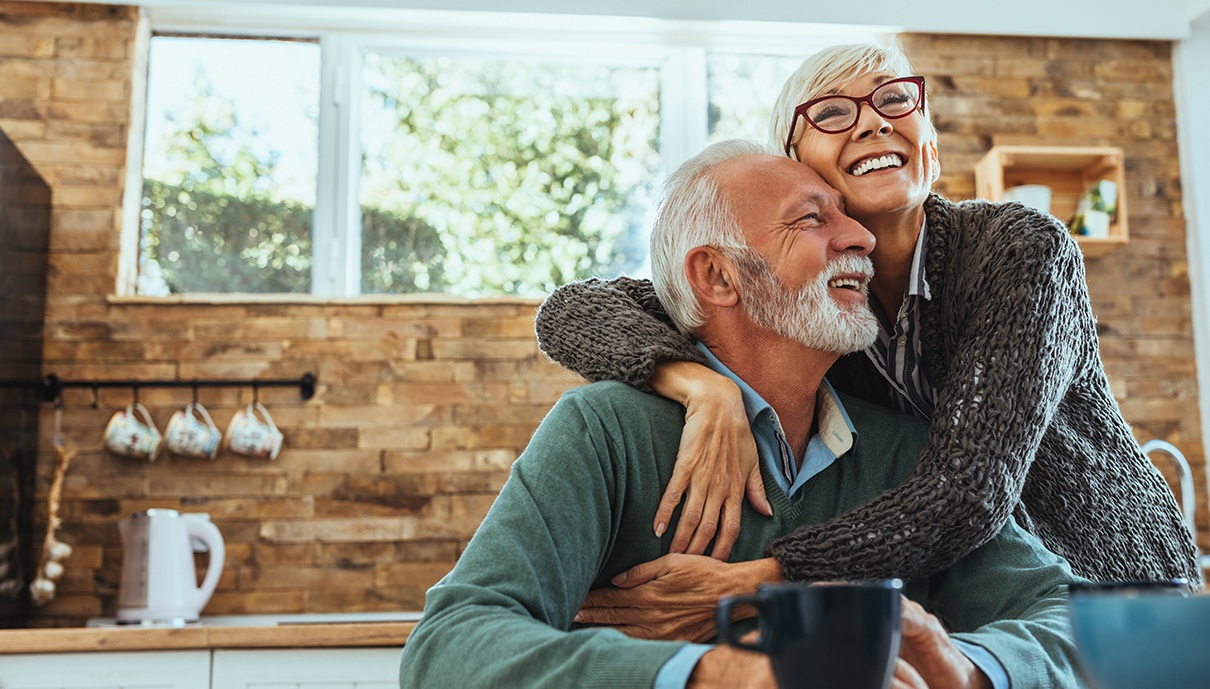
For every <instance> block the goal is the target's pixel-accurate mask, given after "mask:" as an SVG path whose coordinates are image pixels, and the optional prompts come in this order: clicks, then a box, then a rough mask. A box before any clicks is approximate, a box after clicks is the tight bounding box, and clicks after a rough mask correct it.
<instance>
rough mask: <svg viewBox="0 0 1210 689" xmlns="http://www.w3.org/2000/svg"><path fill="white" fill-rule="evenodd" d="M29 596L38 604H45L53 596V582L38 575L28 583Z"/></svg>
mask: <svg viewBox="0 0 1210 689" xmlns="http://www.w3.org/2000/svg"><path fill="white" fill-rule="evenodd" d="M29 596H30V598H33V599H34V603H36V604H38V605H46V604H47V603H49V602H50V601H51V599H53V598H54V597H55V582H53V581H51V580H50V579H47V578H45V577H38V578H37V579H34V580H33V581H31V582H30V584H29Z"/></svg>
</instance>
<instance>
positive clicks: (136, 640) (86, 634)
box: [0, 622, 416, 657]
mask: <svg viewBox="0 0 1210 689" xmlns="http://www.w3.org/2000/svg"><path fill="white" fill-rule="evenodd" d="M415 626H416V623H415V622H371V623H361V622H358V623H348V624H298V625H280V626H275V627H234V626H233V627H184V628H180V629H168V628H156V629H129V628H128V629H119V628H113V627H84V628H70V629H3V630H0V657H3V656H4V655H5V654H12V653H87V652H95V651H169V650H185V649H213V648H228V649H232V648H338V647H373V646H387V647H399V648H403V645H404V643H405V642H407V639H408V635H409V634H411V633H412V629H413V628H415Z"/></svg>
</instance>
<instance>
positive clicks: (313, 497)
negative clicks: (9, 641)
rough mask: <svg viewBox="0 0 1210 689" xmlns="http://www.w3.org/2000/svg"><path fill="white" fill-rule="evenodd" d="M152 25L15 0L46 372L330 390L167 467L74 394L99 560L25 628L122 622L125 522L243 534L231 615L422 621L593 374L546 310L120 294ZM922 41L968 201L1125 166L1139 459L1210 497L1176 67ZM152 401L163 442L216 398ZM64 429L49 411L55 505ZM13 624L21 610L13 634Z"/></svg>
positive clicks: (225, 594) (221, 402)
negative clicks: (440, 585) (1101, 162)
mask: <svg viewBox="0 0 1210 689" xmlns="http://www.w3.org/2000/svg"><path fill="white" fill-rule="evenodd" d="M137 24H138V11H137V10H136V9H134V8H130V7H110V6H100V5H71V4H62V5H55V4H42V3H12V2H0V129H3V131H4V132H6V133H7V135H8V136H9V137H11V138H12V140H13V141H14V142H15V143H16V145H17V147H18V148H19V149H20V150H21V151H22V152H23V153H24V155H25V156H26V157H28V158H29V159H30V160H31V161H32V162H33V163H34V164H35V165H36V166H37V167H38V168H39V172H40V173H41V175H42V176H43V177H44V178H45V179H46V181H47V183H48V184H49V185H50V187H51V189H52V192H53V216H52V236H51V252H50V253H51V256H50V261H51V273H52V274H51V277H50V280H49V285H48V314H47V327H46V343H45V347H44V359H45V363H44V366H45V370H46V371H47V372H54V373H56V374H58V375H59V376H61V377H63V378H72V379H90V378H106V379H112V378H136V377H137V378H143V379H153V378H170V379H184V380H188V379H191V378H195V377H196V378H251V377H263V378H294V377H297V376H299V375H301V374H302V373H303V372H306V371H311V372H314V373H316V374H317V375H318V377H319V389H318V392H317V395H316V397H315V398H314V399H312V400H310V401H307V402H304V401H302V400H301V399H300V397H299V395H298V394H297V392H296V391H293V390H288V389H276V388H274V389H262V390H260V393H259V397H260V399H261V401H263V402H265V403H266V405H267V406H268V407H269V409H270V411H271V412H272V413H273V416H274V418H275V420H276V421H277V422H278V424H279V425H280V426H281V427H282V428H283V430H284V431H285V433H286V436H287V447H286V449H285V450H283V452H282V454H281V456H280V457H279V458H278V460H277V461H276V462H273V463H269V462H259V461H254V460H248V459H242V458H239V457H235V456H231V455H222V456H220V457H219V459H218V460H216V461H215V462H213V463H210V462H204V461H193V460H186V459H182V458H178V457H163V458H161V459H160V460H158V461H156V462H155V463H153V464H141V463H138V462H134V461H132V460H127V459H124V458H120V457H115V456H111V455H109V454H106V453H105V452H104V451H103V450H102V448H101V432H102V430H103V429H104V426H105V423H106V421H107V420H108V418H109V416H110V415H111V414H112V413H113V412H114V411H116V410H118V409H120V408H123V407H125V405H126V404H127V403H128V402H129V401H130V399H131V396H130V393H129V391H124V390H101V391H100V394H99V396H98V399H97V400H96V402H97V404H96V407H95V408H94V407H93V404H92V402H93V399H92V394H91V392H90V391H88V390H69V391H68V392H67V394H66V398H65V414H64V420H63V423H64V437H65V440H66V442H67V444H68V445H70V446H72V447H74V448H76V449H78V450H79V456H78V457H77V459H76V461H75V464H73V466H72V469H71V471H70V473H69V474H68V479H67V485H66V489H65V501H64V502H65V504H64V512H63V517H64V521H65V524H64V528H63V531H62V532H61V538H62V539H63V540H65V541H67V542H69V543H71V544H73V545H74V546H75V553H74V555H73V556H72V557H71V559H70V560H69V561H68V562H67V574H66V576H65V578H64V579H63V581H62V582H61V585H60V593H59V596H58V597H57V598H56V599H55V600H54V601H53V602H51V603H50V604H49V605H47V606H46V607H44V608H41V609H39V610H38V611H37V612H36V615H35V616H34V617H33V618H32V619H30V620H22V621H21V623H25V624H31V625H37V626H51V625H70V624H79V623H81V622H82V621H84V620H85V619H87V618H89V617H93V616H100V615H111V614H113V612H114V603H115V596H116V588H117V583H118V573H119V571H120V567H121V550H120V546H119V539H118V533H117V528H116V522H117V521H118V520H119V519H120V518H122V517H123V516H125V515H127V514H130V513H132V512H135V511H137V510H141V509H146V508H148V507H172V508H177V509H181V510H184V511H197V512H207V513H209V514H210V515H211V516H212V518H213V519H214V521H215V523H216V524H217V525H218V527H219V528H220V529H221V530H222V532H223V534H224V536H225V537H226V540H227V564H226V566H225V568H224V573H223V577H222V580H221V582H220V584H219V590H218V593H217V594H216V596H215V597H214V599H213V601H212V602H211V604H210V606H209V607H208V608H207V612H208V613H212V614H232V613H265V612H328V611H346V610H397V609H415V608H419V607H420V606H421V605H422V602H423V593H424V590H425V588H426V587H428V586H429V585H431V584H432V583H433V582H434V581H436V580H437V578H438V577H440V576H441V575H442V574H443V573H444V572H446V571H447V570H448V569H449V567H450V566H451V565H452V563H453V562H454V560H455V558H456V557H457V555H458V553H459V551H460V549H461V548H462V547H464V545H465V543H466V541H467V540H468V539H469V537H470V535H471V534H472V533H473V531H474V528H475V526H476V524H477V523H478V522H479V520H480V519H481V518H482V516H483V515H484V514H485V512H486V510H487V508H488V505H489V504H490V503H491V500H492V498H493V496H494V494H495V492H496V491H497V490H498V489H499V487H500V485H501V484H502V482H503V481H504V479H505V477H506V475H507V470H508V466H509V464H510V463H511V461H512V460H513V459H514V458H515V457H516V455H517V454H518V453H519V452H520V450H521V449H522V448H523V447H524V445H525V443H526V441H527V440H528V438H529V436H530V434H531V433H532V432H533V429H534V428H535V427H536V425H537V424H538V422H539V421H540V420H541V418H542V416H543V414H544V413H545V411H546V410H547V409H548V408H549V406H550V405H551V404H552V403H553V402H554V400H555V399H557V397H558V395H559V394H560V393H561V392H562V391H563V390H565V389H566V388H568V387H570V386H572V385H575V384H576V383H577V382H578V379H577V378H575V377H574V376H571V375H570V374H567V373H565V372H563V371H561V370H559V369H558V368H557V367H554V366H553V365H551V364H549V363H548V362H547V361H545V359H544V358H543V357H542V356H541V355H540V354H539V353H538V351H537V349H536V347H535V346H534V343H533V335H532V319H533V312H534V309H535V307H536V304H535V303H534V302H530V301H507V300H504V301H499V300H497V301H486V302H484V301H476V302H463V301H458V300H442V301H437V302H421V301H416V300H414V299H402V298H399V299H382V298H373V299H365V300H341V301H333V302H323V301H311V300H308V299H305V298H292V299H276V298H274V299H258V300H255V301H242V300H239V299H236V298H224V299H215V300H211V301H209V302H205V303H202V302H197V301H187V300H180V299H167V300H159V301H156V300H138V299H128V298H117V297H114V296H113V294H114V291H115V289H114V286H115V284H116V281H117V279H118V263H119V256H118V251H119V236H120V233H121V215H122V209H121V202H122V196H123V184H124V175H125V160H126V140H127V135H128V133H129V128H130V127H131V122H132V111H131V106H130V101H131V99H132V92H133V86H132V74H133V73H134V71H135V69H134V66H135V65H136V64H137V63H138V56H137V55H136V54H135V53H136V51H137V48H136V36H137ZM905 45H906V47H907V48H908V50H909V51H910V53H911V55H912V56H913V57H914V58H915V61H916V63H917V64H918V65H919V69H920V71H921V73H923V74H925V75H926V76H928V77H929V80H930V85H931V86H932V91H931V93H930V98H932V99H933V101H932V102H933V106H934V109H935V111H936V112H937V122H938V126H939V128H940V129H941V131H942V139H941V147H942V161H943V166H944V170H945V174H944V177H943V179H942V182H941V187H942V190H943V191H944V192H945V193H947V194H949V195H950V196H952V197H955V198H960V197H965V196H969V195H971V194H973V190H974V182H973V165H974V161H975V160H977V159H978V158H979V157H980V156H981V155H982V153H983V152H985V151H986V150H987V148H988V147H990V146H991V145H992V144H993V143H997V142H1035V141H1042V142H1044V143H1106V144H1113V145H1118V146H1122V147H1123V148H1125V149H1126V154H1127V164H1128V170H1127V176H1128V180H1129V182H1128V185H1129V189H1127V193H1128V194H1130V208H1131V217H1130V223H1131V232H1132V235H1133V241H1132V242H1131V243H1130V245H1128V246H1127V247H1124V248H1122V249H1120V250H1118V251H1116V252H1115V253H1113V254H1110V255H1107V256H1104V257H1100V258H1096V259H1090V261H1089V264H1088V266H1089V273H1090V277H1089V280H1090V285H1091V287H1092V291H1093V296H1094V300H1095V302H1096V307H1097V310H1098V313H1099V315H1100V317H1101V325H1102V330H1103V337H1104V343H1103V346H1104V351H1105V359H1106V364H1107V366H1108V367H1109V371H1110V375H1111V377H1112V378H1113V380H1114V384H1115V388H1114V390H1115V393H1116V394H1117V395H1118V398H1119V400H1120V401H1121V403H1122V406H1123V409H1124V411H1125V412H1126V415H1127V418H1128V419H1129V420H1131V421H1132V422H1133V423H1135V424H1136V428H1137V429H1138V434H1139V437H1140V439H1147V438H1150V437H1153V436H1155V437H1163V438H1166V439H1168V440H1171V441H1173V442H1174V443H1176V444H1177V445H1179V446H1180V447H1182V448H1183V449H1184V450H1185V451H1186V453H1188V454H1189V456H1190V457H1191V459H1192V460H1193V461H1194V462H1195V463H1196V466H1197V467H1198V470H1197V473H1198V475H1199V476H1202V475H1203V474H1204V471H1202V468H1203V459H1202V443H1201V435H1200V429H1199V427H1198V419H1197V412H1196V406H1197V390H1196V387H1195V383H1194V377H1193V365H1194V364H1193V347H1192V336H1191V328H1190V324H1189V321H1190V314H1189V309H1190V306H1189V286H1188V279H1187V274H1186V261H1185V253H1184V246H1185V242H1184V222H1183V220H1182V218H1181V211H1180V185H1179V179H1178V177H1177V161H1176V143H1175V139H1174V128H1175V124H1174V116H1173V105H1172V94H1171V86H1170V82H1171V79H1170V71H1171V62H1170V58H1169V50H1170V46H1169V45H1168V44H1166V43H1155V42H1133V41H1088V40H1081V41H1077V40H1054V39H1005V38H994V37H980V38H972V37H963V36H919V35H918V36H907V37H905ZM139 397H140V400H141V401H142V402H143V403H144V404H146V405H147V406H148V407H149V408H150V409H151V412H152V414H153V416H154V418H155V420H156V421H157V423H158V424H160V426H161V427H162V426H163V424H164V423H166V422H167V420H168V418H169V416H170V415H171V414H172V412H173V411H174V410H176V409H178V408H180V407H182V406H184V405H185V404H186V403H187V402H189V401H190V399H191V393H190V392H189V391H188V390H171V389H158V390H157V389H143V390H142V391H141V392H140V395H139ZM250 399H251V391H250V390H247V389H225V388H224V389H202V390H201V392H200V401H201V402H202V403H203V404H205V405H206V406H207V407H208V408H209V409H210V411H211V413H212V414H213V415H214V417H215V421H216V422H217V423H218V424H219V425H220V426H225V425H226V423H227V421H228V420H229V419H230V418H231V415H232V414H233V413H234V412H235V411H236V410H237V409H239V408H241V407H242V406H243V405H245V404H247V403H248V402H249V401H250ZM51 419H52V415H51V411H50V409H49V408H47V409H45V410H44V412H43V414H42V432H41V438H40V444H39V445H40V452H39V454H40V463H39V487H40V491H41V492H40V495H45V490H46V487H47V484H48V482H49V477H50V472H51V468H52V467H51V464H52V452H51V431H50V427H51V425H52V424H51ZM1199 488H1200V489H1201V490H1202V491H1203V492H1204V486H1200V485H1199ZM1202 507H1203V513H1204V512H1205V509H1204V508H1205V503H1204V501H1203V503H1202ZM42 509H43V506H41V505H40V506H39V510H42ZM40 513H41V512H40ZM1203 528H1205V525H1204V524H1203ZM4 614H5V609H4V608H3V606H2V604H0V624H3V623H4V622H5V620H6V618H5V617H4ZM7 621H8V622H10V623H11V622H12V618H11V615H10V616H9V618H7Z"/></svg>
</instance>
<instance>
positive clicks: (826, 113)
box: [786, 77, 924, 156]
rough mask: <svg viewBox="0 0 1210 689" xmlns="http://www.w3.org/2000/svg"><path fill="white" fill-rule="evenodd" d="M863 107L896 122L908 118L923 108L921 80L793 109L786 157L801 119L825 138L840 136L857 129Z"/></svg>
mask: <svg viewBox="0 0 1210 689" xmlns="http://www.w3.org/2000/svg"><path fill="white" fill-rule="evenodd" d="M862 103H866V104H868V105H869V106H870V107H871V108H873V109H874V112H876V113H878V114H879V115H881V116H883V117H885V118H887V119H888V120H897V119H899V118H901V117H907V116H908V115H911V114H912V113H914V112H916V111H917V110H919V109H920V108H922V107H924V77H900V78H899V79H892V80H890V81H888V82H886V83H885V84H882V85H880V86H879V87H878V88H876V89H874V90H873V91H870V92H869V93H868V94H866V95H864V96H862V97H860V98H854V97H853V96H840V95H836V96H823V97H820V98H812V99H811V100H809V101H807V102H806V103H803V104H802V105H799V106H798V107H797V108H794V116H793V118H792V119H791V120H790V133H789V134H788V135H787V136H786V155H787V156H789V155H790V148H791V146H792V145H793V143H794V128H795V125H797V124H798V117H799V116H800V115H801V116H802V117H803V119H805V120H806V121H807V122H808V123H810V125H811V126H812V127H814V128H816V129H818V130H819V131H821V132H823V133H824V134H840V133H843V132H847V131H849V130H850V129H852V128H853V127H855V126H856V125H857V118H858V116H859V115H860V114H861V104H862Z"/></svg>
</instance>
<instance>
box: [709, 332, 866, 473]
mask: <svg viewBox="0 0 1210 689" xmlns="http://www.w3.org/2000/svg"><path fill="white" fill-rule="evenodd" d="M696 344H697V348H698V349H699V350H701V352H702V353H703V354H705V355H706V365H707V366H708V367H709V368H710V369H711V370H713V371H714V372H715V373H719V374H722V375H724V376H726V377H727V378H729V379H730V380H731V381H732V382H734V383H735V384H736V385H737V386H738V387H739V392H740V395H741V396H742V397H743V400H744V410H745V411H746V412H747V414H748V423H749V424H750V425H751V424H754V423H755V422H756V419H757V417H759V416H760V415H761V414H763V413H764V412H765V411H766V410H768V413H769V414H772V415H773V417H774V418H777V413H776V412H775V411H774V410H773V407H772V406H771V405H770V404H769V403H768V402H766V401H765V399H764V398H763V397H761V396H760V394H759V393H757V392H756V391H755V390H753V389H752V386H750V385H748V383H746V382H744V379H743V378H740V377H739V376H738V375H736V374H735V373H734V372H733V371H732V370H731V369H729V368H727V366H726V364H724V363H723V362H721V361H719V360H718V357H716V356H714V352H711V351H710V348H709V347H707V346H706V345H705V344H703V343H702V342H700V341H699V342H697V343H696ZM815 422H816V435H818V436H819V439H820V440H822V441H823V443H824V445H826V446H827V447H828V449H829V450H831V452H832V454H833V455H835V456H837V457H840V456H841V455H843V454H844V453H846V452H848V451H849V450H851V449H852V448H853V443H854V442H855V441H856V438H857V429H856V428H855V427H854V426H853V421H852V419H850V418H849V413H848V412H847V411H845V408H844V404H842V403H841V401H840V398H839V397H838V396H837V395H836V390H834V389H833V388H832V384H831V383H829V382H828V381H827V379H826V378H825V379H824V380H823V384H822V385H820V386H819V389H818V390H816V392H815ZM778 424H779V425H780V421H779V422H778Z"/></svg>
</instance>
